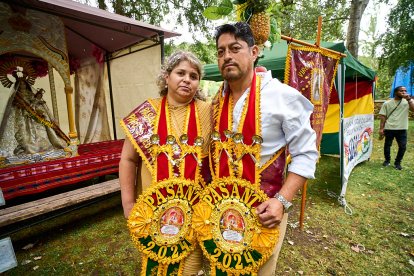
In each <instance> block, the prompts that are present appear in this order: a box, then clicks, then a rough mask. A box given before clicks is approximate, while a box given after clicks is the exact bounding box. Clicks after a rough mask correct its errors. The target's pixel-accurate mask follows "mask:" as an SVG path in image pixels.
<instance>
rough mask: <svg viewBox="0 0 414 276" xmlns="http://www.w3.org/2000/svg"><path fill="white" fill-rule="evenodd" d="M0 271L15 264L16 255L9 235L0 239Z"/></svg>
mask: <svg viewBox="0 0 414 276" xmlns="http://www.w3.org/2000/svg"><path fill="white" fill-rule="evenodd" d="M0 256H1V258H0V273H3V272H4V271H6V270H9V269H11V268H13V267H16V266H17V260H16V255H15V254H14V249H13V245H12V242H11V239H10V238H9V237H7V238H4V239H2V240H0Z"/></svg>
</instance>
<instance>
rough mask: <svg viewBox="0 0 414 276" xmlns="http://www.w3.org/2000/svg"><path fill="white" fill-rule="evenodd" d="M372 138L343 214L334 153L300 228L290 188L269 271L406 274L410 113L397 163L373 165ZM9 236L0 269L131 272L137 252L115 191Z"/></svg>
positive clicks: (314, 183)
mask: <svg viewBox="0 0 414 276" xmlns="http://www.w3.org/2000/svg"><path fill="white" fill-rule="evenodd" d="M375 124H376V127H378V121H376V122H375ZM376 129H378V128H376ZM376 139H377V138H376V136H374V148H373V153H372V156H371V159H370V161H367V162H364V163H362V164H360V165H358V166H357V167H356V168H354V170H353V172H352V174H351V176H350V178H349V182H348V191H347V194H346V199H347V201H348V204H349V205H350V206H351V207H352V209H353V215H351V216H350V215H347V214H345V213H344V209H343V207H340V206H339V205H338V203H337V201H336V196H337V195H338V194H339V192H340V190H341V187H340V182H339V181H340V177H339V159H338V158H337V157H333V156H322V157H321V159H320V161H319V163H318V166H317V172H316V179H314V180H311V181H309V183H308V191H307V203H306V209H305V220H304V231H300V230H299V228H298V227H297V223H298V219H299V210H300V196H297V198H296V200H295V209H294V210H293V211H292V212H291V213H290V214H289V224H288V229H287V233H286V237H285V242H284V244H283V247H282V251H281V254H280V257H279V261H278V267H277V271H276V275H284V274H287V275H297V274H302V275H413V273H414V267H413V266H412V264H410V263H412V262H413V261H414V255H413V254H414V252H413V251H412V250H413V247H412V245H413V243H412V239H413V237H414V236H413V233H414V224H413V221H414V205H413V201H414V186H413V185H409V184H411V183H412V182H409V180H410V179H412V176H413V174H414V168H413V167H412V166H410V165H411V164H413V162H414V154H412V153H413V152H414V121H410V128H409V133H408V139H409V141H408V145H407V153H406V155H405V156H404V160H403V167H404V169H403V170H402V171H397V170H395V169H394V168H392V167H386V168H384V167H383V166H382V165H381V164H382V161H383V153H382V142H379V141H378V140H376ZM395 154H396V146H395V145H394V146H393V148H392V156H395ZM334 193H335V194H336V196H335V197H332V195H333V194H334ZM11 239H12V242H13V246H14V249H15V252H16V257H17V260H18V262H19V265H18V266H17V267H16V268H13V269H11V270H9V271H7V272H5V273H4V275H139V264H140V259H139V253H138V252H137V250H136V249H135V247H134V246H133V243H132V241H131V238H130V236H129V232H128V228H127V226H126V221H125V219H124V217H123V211H122V206H121V199H120V196H119V195H117V196H116V197H114V198H112V199H107V200H106V201H103V202H100V203H95V204H93V205H90V206H89V207H87V208H83V209H77V210H76V211H73V212H71V213H67V214H65V215H64V216H61V217H58V218H55V219H53V220H50V221H46V222H43V223H41V224H39V225H36V226H31V227H29V228H27V229H25V230H21V231H19V232H17V233H15V234H13V235H11ZM28 244H32V245H33V247H31V248H27V247H25V246H26V245H28ZM23 247H25V248H26V249H23ZM39 257H40V258H39Z"/></svg>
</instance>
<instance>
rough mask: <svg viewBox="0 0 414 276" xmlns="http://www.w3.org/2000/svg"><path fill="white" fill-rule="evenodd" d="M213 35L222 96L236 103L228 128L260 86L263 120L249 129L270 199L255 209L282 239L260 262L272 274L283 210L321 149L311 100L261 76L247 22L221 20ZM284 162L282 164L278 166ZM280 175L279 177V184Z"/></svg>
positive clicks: (282, 227)
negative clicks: (313, 125)
mask: <svg viewBox="0 0 414 276" xmlns="http://www.w3.org/2000/svg"><path fill="white" fill-rule="evenodd" d="M215 38H216V47H217V59H218V66H219V69H220V72H221V75H222V76H223V78H224V80H225V82H224V86H223V89H222V91H221V92H222V95H218V96H223V95H226V94H227V93H229V97H230V98H231V100H230V102H232V104H229V107H228V109H229V110H231V108H233V110H232V115H229V117H230V119H229V122H230V121H232V126H229V128H232V130H233V131H234V132H237V130H238V129H239V130H240V129H241V128H240V127H239V124H246V123H245V122H246V121H247V119H246V118H247V115H246V113H249V110H247V111H246V109H247V108H246V107H245V106H246V104H247V103H246V102H248V101H249V99H250V96H249V95H250V91H252V90H256V91H253V92H255V94H256V95H259V96H258V97H257V98H256V103H257V101H259V105H260V107H259V108H258V109H259V112H258V113H259V114H258V115H257V119H256V121H259V124H260V126H259V127H258V129H257V128H256V133H251V134H250V135H260V136H261V137H262V138H263V143H262V144H261V151H260V164H261V165H262V166H263V172H262V173H261V177H260V178H259V179H260V188H261V189H262V190H263V191H264V192H265V193H266V194H267V195H268V196H269V197H270V199H268V200H267V201H265V202H263V203H262V204H261V205H259V206H258V207H257V214H258V217H259V220H260V221H261V223H262V225H263V226H265V227H268V228H272V227H276V226H277V225H279V224H280V234H279V235H280V236H279V237H280V238H279V242H278V243H277V245H276V247H275V250H274V252H273V255H272V256H271V257H270V259H269V260H268V261H267V262H266V263H265V264H264V265H263V266H262V267H261V269H260V271H259V275H266V276H267V275H274V273H275V269H276V261H277V258H278V254H279V251H280V248H281V246H282V241H283V237H284V234H285V231H286V225H287V213H286V212H285V211H287V209H289V208H290V207H291V205H292V204H291V201H292V199H293V197H294V196H295V194H296V193H297V191H298V190H299V189H300V188H302V186H303V184H304V183H305V182H306V180H307V179H308V178H314V172H315V167H316V161H317V159H318V151H317V149H316V135H315V132H314V131H313V129H312V128H311V126H310V115H311V113H312V111H313V105H312V104H311V103H310V102H309V101H308V100H307V99H306V98H305V97H303V96H302V95H301V94H300V93H299V92H298V91H297V90H295V89H293V88H292V87H289V86H288V85H285V84H282V83H281V82H279V81H278V80H277V79H273V78H272V76H271V72H270V71H268V72H266V73H264V74H263V75H264V76H263V77H260V76H258V77H257V76H256V73H255V70H254V64H255V62H256V60H257V57H258V54H259V48H258V47H257V46H256V45H255V42H254V38H253V35H252V32H251V29H250V27H249V25H248V24H247V23H243V22H238V23H235V24H225V25H223V26H220V27H219V28H218V29H217V31H216V36H215ZM258 75H259V74H258ZM256 77H257V78H258V80H256ZM255 82H259V83H260V87H258V88H257V89H256V88H255V85H254V84H253V85H252V83H255ZM249 106H250V104H249ZM219 108H220V110H221V111H222V112H219V113H223V112H224V111H223V110H224V108H226V107H223V106H220V107H219ZM230 112H231V111H230ZM216 113H217V112H216ZM216 118H217V117H216ZM259 118H260V120H259ZM217 120H221V119H220V118H219V119H217ZM216 126H217V123H216ZM244 137H245V136H244ZM285 147H287V148H288V150H289V154H290V156H291V163H290V165H289V168H288V175H287V177H286V180H285V181H284V183H283V180H284V165H285V155H284V154H281V155H280V156H279V157H278V158H275V156H276V153H278V152H280V151H284V149H285ZM281 158H283V160H280V159H281ZM220 161H221V160H220ZM280 164H283V167H281V169H278V170H274V168H276V167H278V166H279V165H280ZM272 170H273V171H272ZM278 179H281V182H280V183H279V184H278ZM282 184H283V185H282Z"/></svg>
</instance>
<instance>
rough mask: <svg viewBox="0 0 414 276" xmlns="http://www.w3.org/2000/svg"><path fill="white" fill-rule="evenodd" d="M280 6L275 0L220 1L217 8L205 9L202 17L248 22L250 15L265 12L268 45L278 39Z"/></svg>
mask: <svg viewBox="0 0 414 276" xmlns="http://www.w3.org/2000/svg"><path fill="white" fill-rule="evenodd" d="M279 8H280V4H279V3H278V2H277V1H275V0H234V1H233V2H232V1H231V0H222V1H221V2H220V4H219V5H217V6H210V7H208V8H206V9H205V10H204V12H203V15H204V16H205V17H206V18H207V19H210V20H217V19H223V18H226V17H230V18H232V19H236V21H243V22H247V23H249V22H250V19H251V18H252V15H253V14H255V13H259V12H265V13H266V14H267V15H268V16H269V17H270V36H269V39H268V40H269V41H270V43H274V42H277V41H278V40H279V39H280V28H279V26H278V21H279V18H280V15H281V14H280V12H279Z"/></svg>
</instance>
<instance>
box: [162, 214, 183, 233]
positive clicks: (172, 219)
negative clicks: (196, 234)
mask: <svg viewBox="0 0 414 276" xmlns="http://www.w3.org/2000/svg"><path fill="white" fill-rule="evenodd" d="M183 224H184V213H183V210H181V209H180V208H178V207H172V208H169V209H168V210H167V211H165V212H164V213H163V215H162V216H161V221H160V232H161V234H163V235H164V236H167V237H171V236H172V237H173V236H175V235H177V234H178V233H179V232H180V230H181V228H182V226H183Z"/></svg>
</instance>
